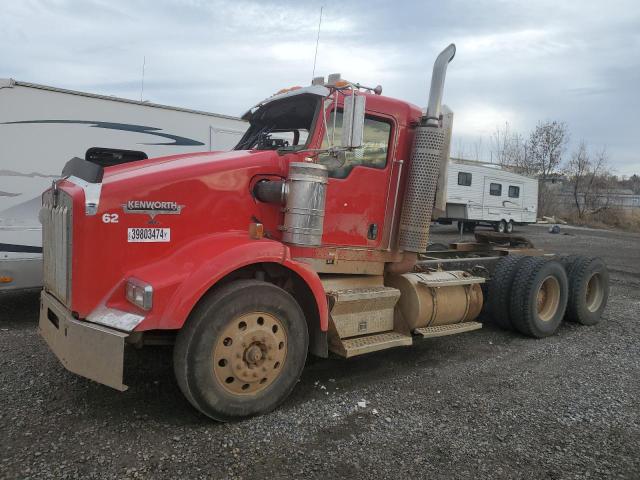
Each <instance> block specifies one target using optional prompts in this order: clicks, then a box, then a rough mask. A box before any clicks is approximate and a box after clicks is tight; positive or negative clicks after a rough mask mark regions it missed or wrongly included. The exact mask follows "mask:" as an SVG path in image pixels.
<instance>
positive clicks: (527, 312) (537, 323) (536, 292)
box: [509, 257, 569, 338]
mask: <svg viewBox="0 0 640 480" xmlns="http://www.w3.org/2000/svg"><path fill="white" fill-rule="evenodd" d="M513 283H514V285H513V290H512V295H511V302H510V309H509V310H510V313H511V321H512V323H513V326H514V327H515V328H516V329H517V330H518V331H519V332H520V333H522V334H523V335H528V336H530V337H534V338H544V337H548V336H550V335H553V334H554V333H555V332H556V331H557V330H558V327H559V326H560V323H561V322H562V318H563V317H564V313H565V309H566V306H567V298H568V291H569V282H568V280H567V274H566V273H565V270H564V267H563V266H562V264H561V263H560V262H558V261H556V260H546V259H545V258H542V257H530V258H528V259H527V260H526V261H524V262H522V263H521V264H520V266H519V268H518V271H517V273H516V275H515V278H514V282H513Z"/></svg>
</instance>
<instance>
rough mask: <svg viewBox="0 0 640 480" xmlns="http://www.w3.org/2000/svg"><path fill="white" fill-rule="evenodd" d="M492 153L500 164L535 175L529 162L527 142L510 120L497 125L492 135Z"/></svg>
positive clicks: (519, 171)
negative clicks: (499, 125) (512, 126)
mask: <svg viewBox="0 0 640 480" xmlns="http://www.w3.org/2000/svg"><path fill="white" fill-rule="evenodd" d="M491 153H492V155H493V158H495V159H496V160H497V161H498V163H499V164H500V166H502V167H507V168H510V169H512V170H515V171H516V172H518V173H521V174H523V175H534V174H535V172H534V171H533V168H532V165H530V164H529V163H528V162H527V143H526V142H525V140H524V137H523V136H522V135H520V133H518V132H516V131H514V130H512V129H511V126H510V125H509V122H505V124H504V127H502V128H501V127H496V130H495V132H493V134H492V135H491Z"/></svg>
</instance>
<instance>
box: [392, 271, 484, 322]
mask: <svg viewBox="0 0 640 480" xmlns="http://www.w3.org/2000/svg"><path fill="white" fill-rule="evenodd" d="M483 282H484V279H483V278H481V277H474V276H472V275H470V274H469V273H467V272H462V271H450V272H448V271H436V272H429V273H405V274H404V275H390V276H388V277H387V278H386V279H385V285H386V286H388V287H393V288H397V289H398V290H400V300H399V301H398V304H397V307H396V308H398V309H400V312H401V313H402V316H403V318H404V320H405V322H406V323H407V325H408V326H409V328H410V329H411V330H414V329H416V328H422V327H436V326H439V325H451V324H454V323H463V322H470V321H472V320H474V319H475V318H476V317H477V316H478V315H479V314H480V310H482V303H483V298H482V289H481V288H480V284H481V283H483Z"/></svg>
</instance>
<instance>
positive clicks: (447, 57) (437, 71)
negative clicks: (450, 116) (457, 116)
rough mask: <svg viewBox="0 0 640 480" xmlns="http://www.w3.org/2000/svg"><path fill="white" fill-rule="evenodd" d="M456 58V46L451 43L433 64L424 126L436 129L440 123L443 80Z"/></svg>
mask: <svg viewBox="0 0 640 480" xmlns="http://www.w3.org/2000/svg"><path fill="white" fill-rule="evenodd" d="M455 56H456V46H455V45H454V44H453V43H452V44H451V45H449V46H448V47H447V48H445V49H444V50H443V51H442V52H440V55H438V58H436V61H435V62H434V63H433V73H432V74H431V89H430V90H429V104H428V106H427V114H426V115H425V120H426V124H427V125H429V126H430V127H437V126H438V125H439V122H440V107H441V106H442V93H443V92H444V78H445V76H446V74H447V66H448V65H449V62H450V61H451V60H453V57H455Z"/></svg>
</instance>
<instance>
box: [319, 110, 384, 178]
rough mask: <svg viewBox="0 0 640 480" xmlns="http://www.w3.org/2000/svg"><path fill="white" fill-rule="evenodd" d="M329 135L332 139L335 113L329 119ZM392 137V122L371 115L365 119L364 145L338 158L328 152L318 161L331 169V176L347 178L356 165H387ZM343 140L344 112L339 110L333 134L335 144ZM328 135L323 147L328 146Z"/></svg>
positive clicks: (325, 137) (377, 166) (323, 140)
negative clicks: (333, 133)
mask: <svg viewBox="0 0 640 480" xmlns="http://www.w3.org/2000/svg"><path fill="white" fill-rule="evenodd" d="M327 129H328V135H329V138H330V139H331V137H332V132H333V114H331V115H330V116H329V118H328V119H327ZM390 139H391V124H390V123H389V122H386V121H384V120H377V119H374V118H371V117H368V116H367V117H365V119H364V135H363V140H362V147H360V148H356V149H355V150H353V151H350V152H344V154H342V153H341V154H340V156H339V157H338V158H335V157H332V156H331V155H328V154H322V155H320V156H319V157H318V162H319V163H321V164H323V165H326V166H327V168H328V169H329V177H331V178H346V177H347V176H348V175H349V174H350V173H351V170H353V169H354V167H356V166H358V165H363V166H366V167H373V168H380V169H382V168H384V167H385V166H386V165H387V152H388V151H389V141H390ZM341 140H342V112H341V111H338V116H337V117H336V131H335V135H333V144H334V145H340V143H341ZM328 147H329V143H328V142H327V135H325V136H324V138H323V139H322V148H328Z"/></svg>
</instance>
